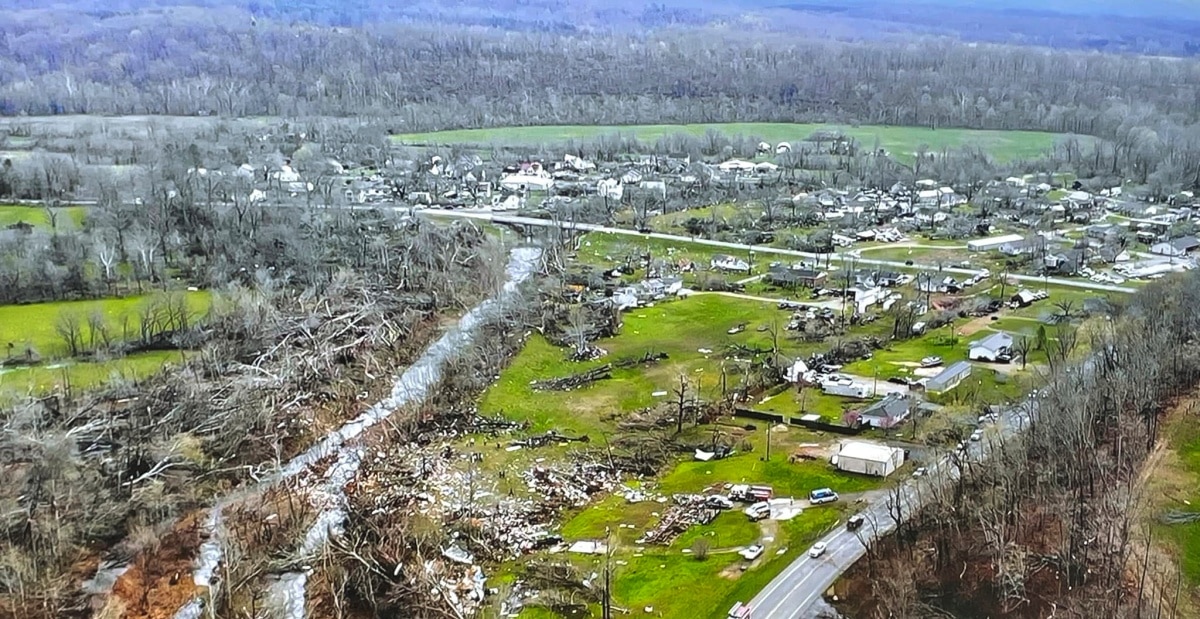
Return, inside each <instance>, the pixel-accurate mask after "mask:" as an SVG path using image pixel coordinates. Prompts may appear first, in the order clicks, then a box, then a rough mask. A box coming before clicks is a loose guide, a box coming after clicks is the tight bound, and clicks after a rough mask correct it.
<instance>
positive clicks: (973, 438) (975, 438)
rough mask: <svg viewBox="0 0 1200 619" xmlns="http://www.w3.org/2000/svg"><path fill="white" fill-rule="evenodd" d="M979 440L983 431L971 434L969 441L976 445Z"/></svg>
mask: <svg viewBox="0 0 1200 619" xmlns="http://www.w3.org/2000/svg"><path fill="white" fill-rule="evenodd" d="M981 438H983V430H976V431H974V432H972V433H971V441H972V442H976V443H978V442H979V439H981Z"/></svg>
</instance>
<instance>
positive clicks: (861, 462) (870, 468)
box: [831, 441, 904, 477]
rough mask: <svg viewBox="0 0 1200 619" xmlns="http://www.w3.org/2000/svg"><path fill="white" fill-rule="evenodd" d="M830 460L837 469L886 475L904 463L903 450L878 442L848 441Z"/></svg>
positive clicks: (864, 473)
mask: <svg viewBox="0 0 1200 619" xmlns="http://www.w3.org/2000/svg"><path fill="white" fill-rule="evenodd" d="M831 461H832V463H833V465H834V466H836V467H837V468H838V470H839V471H846V472H848V473H858V474H859V475H874V476H876V477H887V476H888V475H891V474H892V473H895V472H896V469H898V468H900V467H901V466H903V465H904V450H903V449H900V448H899V447H889V446H887V445H880V444H878V443H867V442H865V441H848V442H845V443H842V448H841V449H840V450H838V452H837V453H836V454H834V455H833V457H832V458H831Z"/></svg>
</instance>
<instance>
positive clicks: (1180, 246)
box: [1150, 236, 1200, 258]
mask: <svg viewBox="0 0 1200 619" xmlns="http://www.w3.org/2000/svg"><path fill="white" fill-rule="evenodd" d="M1197 247H1200V240H1197V239H1196V237H1194V236H1181V237H1179V238H1177V239H1171V240H1169V241H1163V242H1162V243H1155V244H1154V245H1151V246H1150V253H1153V254H1158V255H1160V256H1174V257H1176V258H1178V257H1179V256H1184V255H1186V254H1188V253H1189V252H1191V251H1193V250H1195V249H1196V248H1197Z"/></svg>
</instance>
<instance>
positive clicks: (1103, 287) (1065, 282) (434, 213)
mask: <svg viewBox="0 0 1200 619" xmlns="http://www.w3.org/2000/svg"><path fill="white" fill-rule="evenodd" d="M397 210H407V211H410V212H412V213H414V214H417V213H420V214H423V215H427V216H430V217H454V218H465V219H477V220H483V221H490V222H493V223H497V224H516V225H522V226H539V227H554V226H557V227H560V228H563V229H564V230H581V231H585V232H603V233H606V234H624V235H627V236H638V237H642V238H647V239H660V240H664V241H674V242H677V243H695V244H697V245H708V246H710V247H720V248H722V249H729V250H735V251H740V252H749V251H751V250H753V251H754V252H755V253H757V254H764V255H776V256H789V257H793V258H803V259H805V260H825V259H826V258H828V259H829V260H832V261H833V262H841V261H843V260H853V261H854V263H855V264H859V265H864V266H866V265H871V266H882V267H890V268H896V269H917V270H922V271H936V272H940V273H948V274H954V275H974V274H976V273H978V272H979V269H964V268H961V267H940V268H939V267H938V266H936V265H931V264H919V263H917V264H912V265H907V264H905V263H903V262H898V261H893V260H873V259H870V258H858V257H855V256H851V255H849V254H840V253H834V254H830V255H828V256H827V255H825V254H814V253H810V252H803V251H795V250H791V249H781V248H778V247H767V246H763V245H743V244H741V243H727V242H725V241H713V240H710V239H701V238H689V237H686V236H678V235H674V234H662V233H659V232H647V233H643V232H638V231H637V230H629V229H627V228H613V227H609V226H600V225H596V224H584V223H575V222H569V221H559V222H556V221H553V220H550V219H536V218H533V217H518V216H514V215H498V214H495V213H493V212H492V211H490V210H465V209H460V210H436V209H408V208H406V207H397ZM1008 277H1009V279H1012V280H1016V281H1019V282H1023V283H1027V284H1029V285H1030V286H1031V287H1036V286H1037V285H1039V284H1053V285H1056V286H1069V287H1072V288H1083V289H1086V290H1098V291H1102V292H1127V293H1133V292H1136V289H1134V288H1129V287H1126V286H1114V285H1109V284H1098V283H1096V282H1092V281H1089V280H1085V279H1069V278H1062V277H1035V276H1032V275H1014V274H1010V275H1009V276H1008Z"/></svg>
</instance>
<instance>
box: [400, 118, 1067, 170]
mask: <svg viewBox="0 0 1200 619" xmlns="http://www.w3.org/2000/svg"><path fill="white" fill-rule="evenodd" d="M709 130H714V131H718V132H721V133H723V134H726V135H729V136H734V135H742V136H746V137H752V138H756V139H760V140H764V141H768V142H772V143H776V142H798V141H801V140H803V139H804V138H806V137H808V136H809V135H811V134H812V133H813V132H815V131H841V132H843V133H845V134H846V135H849V136H851V137H854V138H855V139H857V140H858V141H859V143H861V144H862V145H863V146H865V147H867V148H871V147H873V146H874V145H875V143H876V141H877V140H878V142H879V145H880V147H881V148H884V149H886V150H887V151H888V152H890V153H892V155H893V156H894V157H896V158H897V159H901V160H904V161H911V160H913V159H915V153H916V151H917V149H918V148H919V147H920V146H921V145H925V146H928V147H929V149H930V150H932V151H936V150H940V149H943V148H958V147H963V146H972V147H978V148H982V149H983V150H985V151H987V152H988V153H990V154H991V155H992V156H993V157H995V158H996V159H998V160H1001V161H1011V160H1014V159H1021V158H1029V157H1036V156H1038V155H1040V154H1042V153H1043V152H1045V151H1047V150H1049V149H1050V148H1051V147H1052V146H1053V145H1054V140H1055V138H1056V137H1057V136H1056V134H1053V133H1040V132H1034V131H982V130H969V129H928V128H923V127H890V126H878V125H867V126H858V127H852V126H843V125H821V124H792V123H716V124H695V125H630V126H588V125H550V126H534V127H499V128H491V129H460V130H453V131H438V132H432V133H408V134H400V135H396V136H393V140H395V141H397V142H400V143H403V144H414V145H418V144H420V145H430V144H446V145H450V144H453V145H466V146H492V145H504V146H536V145H551V144H555V145H559V144H563V143H565V142H567V141H570V140H581V139H592V138H596V137H600V136H605V135H614V134H617V135H624V136H632V137H636V138H637V139H639V140H642V141H646V142H654V141H656V140H658V139H660V138H662V137H664V136H669V135H673V134H687V135H693V136H697V137H702V136H704V135H705V133H707V132H708V131H709Z"/></svg>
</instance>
